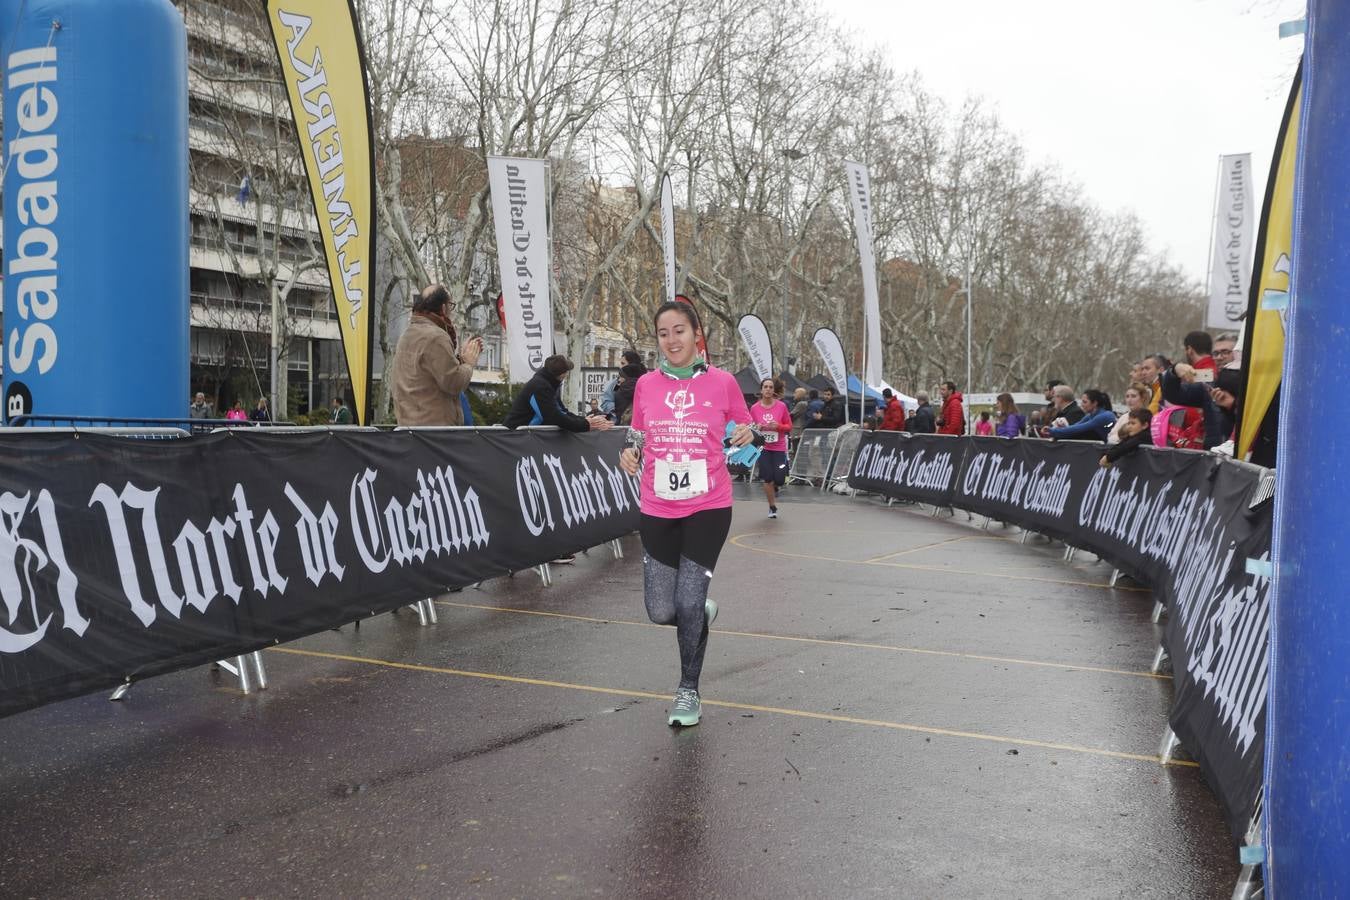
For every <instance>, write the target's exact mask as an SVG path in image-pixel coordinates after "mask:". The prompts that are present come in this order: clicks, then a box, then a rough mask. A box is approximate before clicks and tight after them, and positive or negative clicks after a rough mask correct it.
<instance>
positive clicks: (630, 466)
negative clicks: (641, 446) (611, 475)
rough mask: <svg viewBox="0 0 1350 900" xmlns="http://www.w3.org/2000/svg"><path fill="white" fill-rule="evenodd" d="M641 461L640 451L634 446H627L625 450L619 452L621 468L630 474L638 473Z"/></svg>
mask: <svg viewBox="0 0 1350 900" xmlns="http://www.w3.org/2000/svg"><path fill="white" fill-rule="evenodd" d="M639 462H640V460H639V457H638V452H637V451H636V450H634V449H633V448H632V447H625V448H624V449H623V452H622V453H620V454H619V468H621V469H623V470H624V471H625V472H627V473H628V474H629V475H636V474H637V473H638V464H639Z"/></svg>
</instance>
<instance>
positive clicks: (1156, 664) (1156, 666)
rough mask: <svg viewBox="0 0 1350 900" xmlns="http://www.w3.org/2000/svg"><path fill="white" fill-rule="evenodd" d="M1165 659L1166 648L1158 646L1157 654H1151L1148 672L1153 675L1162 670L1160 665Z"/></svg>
mask: <svg viewBox="0 0 1350 900" xmlns="http://www.w3.org/2000/svg"><path fill="white" fill-rule="evenodd" d="M1166 659H1167V648H1166V647H1164V646H1163V645H1162V644H1159V645H1158V652H1156V653H1154V654H1153V665H1151V666H1149V669H1148V670H1149V671H1150V672H1152V673H1153V674H1154V675H1157V674H1158V672H1160V671H1161V670H1162V664H1163V662H1164V661H1165V660H1166Z"/></svg>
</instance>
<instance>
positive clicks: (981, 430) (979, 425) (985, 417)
mask: <svg viewBox="0 0 1350 900" xmlns="http://www.w3.org/2000/svg"><path fill="white" fill-rule="evenodd" d="M975 433H976V434H977V435H979V436H980V437H989V436H991V435H992V434H993V433H994V423H993V422H991V421H989V410H985V411H984V412H982V413H980V420H979V421H978V422H976V423H975Z"/></svg>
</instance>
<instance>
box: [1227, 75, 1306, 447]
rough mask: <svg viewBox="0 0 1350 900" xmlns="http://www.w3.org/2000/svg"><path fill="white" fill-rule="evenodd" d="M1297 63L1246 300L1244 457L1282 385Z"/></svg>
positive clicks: (1299, 92) (1299, 87) (1299, 94)
mask: <svg viewBox="0 0 1350 900" xmlns="http://www.w3.org/2000/svg"><path fill="white" fill-rule="evenodd" d="M1302 74H1303V66H1302V64H1301V63H1300V65H1299V69H1298V72H1297V73H1295V75H1294V85H1293V87H1292V88H1291V89H1290V91H1289V102H1288V103H1287V104H1286V106H1285V110H1284V121H1283V122H1281V123H1280V135H1279V138H1278V139H1277V140H1276V142H1275V156H1274V159H1273V160H1272V162H1271V164H1270V179H1269V181H1268V182H1267V184H1266V204H1265V209H1264V210H1263V211H1262V215H1261V229H1260V232H1259V233H1258V235H1257V238H1256V262H1257V266H1256V272H1255V277H1254V278H1253V279H1252V287H1251V296H1250V299H1249V301H1248V305H1247V323H1246V326H1245V331H1246V335H1245V338H1244V340H1243V350H1242V359H1243V364H1242V370H1243V378H1244V382H1245V388H1244V390H1243V392H1242V408H1241V410H1240V412H1239V414H1238V443H1237V447H1236V448H1235V453H1234V454H1233V455H1234V456H1235V457H1236V458H1238V459H1246V458H1247V455H1248V454H1249V453H1251V450H1252V445H1253V443H1254V442H1255V441H1256V439H1257V436H1258V435H1259V434H1260V432H1261V426H1262V423H1263V422H1264V421H1265V418H1266V414H1267V413H1268V412H1269V411H1270V405H1271V403H1272V402H1273V400H1274V398H1275V393H1276V391H1278V390H1279V388H1280V377H1281V373H1282V371H1283V369H1284V316H1285V312H1286V306H1287V303H1288V299H1289V263H1290V260H1291V259H1292V258H1293V240H1294V238H1293V232H1294V162H1295V159H1296V158H1297V156H1298V123H1299V106H1300V104H1301V103H1302V99H1303V79H1302Z"/></svg>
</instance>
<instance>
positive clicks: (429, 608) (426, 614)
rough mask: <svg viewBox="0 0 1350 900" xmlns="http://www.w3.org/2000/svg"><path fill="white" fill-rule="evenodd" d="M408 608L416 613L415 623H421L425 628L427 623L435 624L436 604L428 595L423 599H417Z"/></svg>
mask: <svg viewBox="0 0 1350 900" xmlns="http://www.w3.org/2000/svg"><path fill="white" fill-rule="evenodd" d="M410 608H411V609H412V611H413V612H415V613H417V624H419V625H421V626H422V627H423V628H426V627H427V626H428V625H435V624H437V619H436V604H435V603H434V602H432V600H431V598H430V597H428V598H427V599H425V600H418V601H417V602H416V603H414V604H412V606H411V607H410Z"/></svg>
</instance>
